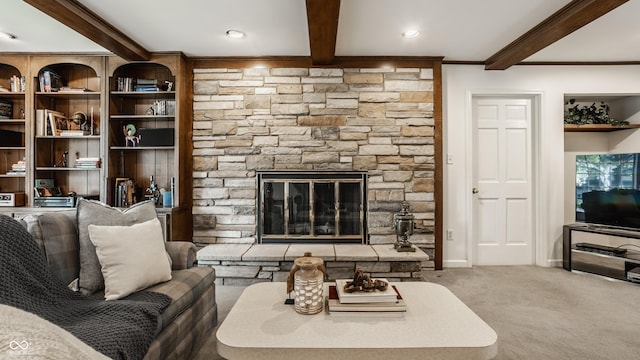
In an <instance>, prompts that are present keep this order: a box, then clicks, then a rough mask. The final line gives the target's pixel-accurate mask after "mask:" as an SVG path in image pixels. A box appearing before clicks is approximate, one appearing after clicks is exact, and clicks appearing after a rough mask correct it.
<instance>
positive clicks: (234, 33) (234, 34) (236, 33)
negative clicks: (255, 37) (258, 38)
mask: <svg viewBox="0 0 640 360" xmlns="http://www.w3.org/2000/svg"><path fill="white" fill-rule="evenodd" d="M227 36H228V37H230V38H232V39H242V38H243V37H245V36H246V35H245V33H243V32H242V31H240V30H227Z"/></svg>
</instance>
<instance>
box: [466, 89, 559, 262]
mask: <svg viewBox="0 0 640 360" xmlns="http://www.w3.org/2000/svg"><path fill="white" fill-rule="evenodd" d="M532 118H533V116H532V99H531V98H524V97H482V96H479V97H474V98H473V113H472V119H473V134H474V138H473V159H472V161H473V184H474V188H473V191H472V192H473V195H472V196H473V245H474V248H473V263H474V264H475V265H522V264H533V263H534V248H533V247H534V244H533V209H532V204H533V201H532V180H531V179H532V160H531V157H532V155H531V154H532V135H531V132H532V131H531V129H532V124H531V121H532ZM560 175H561V174H560Z"/></svg>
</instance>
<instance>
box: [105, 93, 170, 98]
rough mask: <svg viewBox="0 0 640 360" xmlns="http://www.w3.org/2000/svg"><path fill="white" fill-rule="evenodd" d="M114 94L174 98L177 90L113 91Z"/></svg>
mask: <svg viewBox="0 0 640 360" xmlns="http://www.w3.org/2000/svg"><path fill="white" fill-rule="evenodd" d="M111 95H112V96H121V97H140V98H167V99H173V98H174V97H175V96H176V92H175V91H112V92H111Z"/></svg>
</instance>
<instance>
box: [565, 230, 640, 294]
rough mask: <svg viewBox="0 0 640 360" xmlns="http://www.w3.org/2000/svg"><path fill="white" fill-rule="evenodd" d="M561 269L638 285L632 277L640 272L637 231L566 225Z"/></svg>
mask: <svg viewBox="0 0 640 360" xmlns="http://www.w3.org/2000/svg"><path fill="white" fill-rule="evenodd" d="M629 245H632V246H629ZM633 245H635V246H638V247H637V248H636V247H634V246H633ZM563 267H564V269H565V270H568V271H582V272H588V273H592V274H597V275H601V276H606V277H610V278H614V279H618V280H624V281H633V282H640V280H638V276H634V275H635V274H636V273H637V272H638V271H640V270H639V269H640V231H633V230H623V229H615V228H609V227H604V226H592V225H587V224H570V225H565V226H564V228H563Z"/></svg>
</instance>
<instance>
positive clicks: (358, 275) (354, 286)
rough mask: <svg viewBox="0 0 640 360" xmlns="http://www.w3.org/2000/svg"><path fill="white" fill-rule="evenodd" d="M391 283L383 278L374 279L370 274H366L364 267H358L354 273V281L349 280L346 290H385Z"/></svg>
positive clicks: (345, 286)
mask: <svg viewBox="0 0 640 360" xmlns="http://www.w3.org/2000/svg"><path fill="white" fill-rule="evenodd" d="M388 286H389V283H388V282H386V281H383V280H372V279H371V277H370V276H369V274H365V273H364V271H362V269H357V270H356V272H355V274H354V275H353V280H352V281H347V283H346V284H345V285H344V291H345V292H348V293H352V292H371V291H374V290H380V291H385V290H387V287H388Z"/></svg>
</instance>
